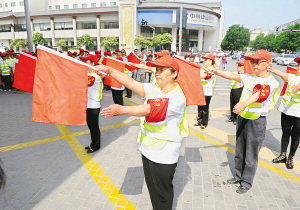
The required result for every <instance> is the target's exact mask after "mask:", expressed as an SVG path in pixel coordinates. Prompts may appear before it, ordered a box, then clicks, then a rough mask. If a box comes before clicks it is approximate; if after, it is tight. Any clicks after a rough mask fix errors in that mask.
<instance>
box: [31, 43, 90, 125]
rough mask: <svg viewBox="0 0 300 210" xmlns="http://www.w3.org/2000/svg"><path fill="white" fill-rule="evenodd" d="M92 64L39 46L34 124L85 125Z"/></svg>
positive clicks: (33, 111)
mask: <svg viewBox="0 0 300 210" xmlns="http://www.w3.org/2000/svg"><path fill="white" fill-rule="evenodd" d="M87 69H88V65H87V64H85V63H83V62H81V61H78V60H76V59H73V58H71V57H69V56H67V55H63V54H62V53H59V52H56V51H54V50H51V49H49V48H47V47H44V46H38V59H37V63H36V69H35V77H34V86H33V104H32V121H33V122H45V123H57V124H64V125H85V124H86V107H87V90H88V74H87Z"/></svg>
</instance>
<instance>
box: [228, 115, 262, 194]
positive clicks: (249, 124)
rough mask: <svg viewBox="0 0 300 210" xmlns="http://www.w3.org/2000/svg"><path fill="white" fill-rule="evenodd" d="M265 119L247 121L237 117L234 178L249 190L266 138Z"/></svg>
mask: <svg viewBox="0 0 300 210" xmlns="http://www.w3.org/2000/svg"><path fill="white" fill-rule="evenodd" d="M266 128H267V120H266V117H259V118H258V119H256V120H248V119H245V118H243V117H241V116H238V119H237V125H236V149H235V158H234V160H235V178H236V180H238V181H241V185H243V186H245V187H246V188H248V189H250V188H251V187H252V183H253V180H254V176H255V173H256V169H257V163H258V153H259V151H260V148H261V146H262V143H263V141H264V140H265V136H266Z"/></svg>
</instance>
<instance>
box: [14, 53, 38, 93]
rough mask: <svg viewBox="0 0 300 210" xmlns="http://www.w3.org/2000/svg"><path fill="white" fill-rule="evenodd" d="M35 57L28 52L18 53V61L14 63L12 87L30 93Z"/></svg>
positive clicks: (31, 90)
mask: <svg viewBox="0 0 300 210" xmlns="http://www.w3.org/2000/svg"><path fill="white" fill-rule="evenodd" d="M36 59H37V58H36V57H34V56H32V55H29V54H28V53H24V52H21V53H20V56H19V63H16V71H15V75H14V84H13V87H15V88H17V89H20V90H23V91H26V92H30V93H32V92H33V82H34V72H35V66H36Z"/></svg>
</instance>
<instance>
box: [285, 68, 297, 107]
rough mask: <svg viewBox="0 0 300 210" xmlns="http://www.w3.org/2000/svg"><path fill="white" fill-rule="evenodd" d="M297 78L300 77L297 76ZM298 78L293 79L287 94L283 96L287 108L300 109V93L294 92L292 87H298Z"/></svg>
mask: <svg viewBox="0 0 300 210" xmlns="http://www.w3.org/2000/svg"><path fill="white" fill-rule="evenodd" d="M296 76H298V77H299V75H298V74H297V75H296ZM298 84H299V83H298V82H297V79H296V77H292V78H291V80H290V81H289V83H288V86H287V88H286V91H285V94H284V95H283V96H282V101H283V103H284V104H285V105H287V106H293V107H300V91H297V92H296V93H293V92H292V87H293V86H294V85H298Z"/></svg>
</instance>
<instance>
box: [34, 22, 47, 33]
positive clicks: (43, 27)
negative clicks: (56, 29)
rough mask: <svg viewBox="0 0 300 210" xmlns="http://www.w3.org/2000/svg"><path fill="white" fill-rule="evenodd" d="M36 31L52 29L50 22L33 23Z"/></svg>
mask: <svg viewBox="0 0 300 210" xmlns="http://www.w3.org/2000/svg"><path fill="white" fill-rule="evenodd" d="M33 30H34V31H51V25H50V23H34V24H33Z"/></svg>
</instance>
